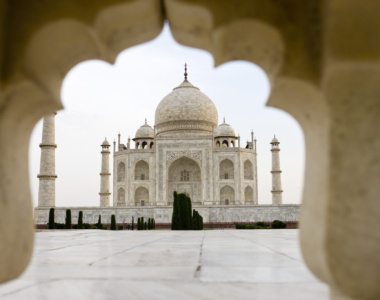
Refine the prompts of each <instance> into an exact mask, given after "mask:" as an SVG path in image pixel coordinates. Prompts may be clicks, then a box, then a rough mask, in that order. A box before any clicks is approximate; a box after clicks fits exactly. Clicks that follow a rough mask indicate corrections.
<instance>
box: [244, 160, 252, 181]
mask: <svg viewBox="0 0 380 300" xmlns="http://www.w3.org/2000/svg"><path fill="white" fill-rule="evenodd" d="M244 179H247V180H253V164H252V162H251V161H250V160H248V159H247V160H246V161H245V162H244Z"/></svg>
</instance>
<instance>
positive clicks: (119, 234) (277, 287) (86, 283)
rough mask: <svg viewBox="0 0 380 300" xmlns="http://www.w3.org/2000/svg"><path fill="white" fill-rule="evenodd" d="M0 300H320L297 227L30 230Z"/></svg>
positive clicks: (322, 294) (322, 288) (323, 294)
mask: <svg viewBox="0 0 380 300" xmlns="http://www.w3.org/2000/svg"><path fill="white" fill-rule="evenodd" d="M0 299H4V300H11V299H20V300H21V299H28V300H31V299H54V300H61V299H62V300H63V299H64V300H67V299H91V300H98V299H99V300H100V299H134V300H136V299H213V300H214V299H235V300H236V299H250V300H252V299H257V300H277V299H282V300H286V299H289V300H298V299H299V300H301V299H302V300H314V299H315V300H327V299H329V291H328V288H327V286H326V285H325V284H323V283H321V282H319V281H318V280H317V279H316V278H315V277H314V276H313V275H312V274H311V273H310V272H309V271H308V269H307V268H306V266H305V264H304V263H303V261H302V257H301V253H300V248H299V245H298V230H295V229H294V230H204V231H188V232H183V231H163V230H162V231H161V230H155V231H100V230H67V231H65V230H60V231H58V230H56V231H43V232H37V233H36V241H35V249H34V255H33V259H32V262H31V264H30V266H29V268H28V269H27V270H26V272H25V273H24V274H23V275H22V276H21V277H20V278H18V279H17V280H14V281H11V282H9V283H6V284H3V285H0Z"/></svg>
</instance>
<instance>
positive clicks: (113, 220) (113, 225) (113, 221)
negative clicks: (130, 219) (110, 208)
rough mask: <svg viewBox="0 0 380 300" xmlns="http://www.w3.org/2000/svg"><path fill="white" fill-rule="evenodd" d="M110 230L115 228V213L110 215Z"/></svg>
mask: <svg viewBox="0 0 380 300" xmlns="http://www.w3.org/2000/svg"><path fill="white" fill-rule="evenodd" d="M111 230H116V217H115V215H112V216H111Z"/></svg>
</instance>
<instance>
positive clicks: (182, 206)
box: [178, 193, 187, 230]
mask: <svg viewBox="0 0 380 300" xmlns="http://www.w3.org/2000/svg"><path fill="white" fill-rule="evenodd" d="M178 204H179V211H180V215H179V229H180V230H186V212H187V201H186V195H185V194H182V193H181V194H178Z"/></svg>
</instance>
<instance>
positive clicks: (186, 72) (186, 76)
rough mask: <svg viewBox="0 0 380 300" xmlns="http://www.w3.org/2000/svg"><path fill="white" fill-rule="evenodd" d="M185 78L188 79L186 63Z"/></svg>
mask: <svg viewBox="0 0 380 300" xmlns="http://www.w3.org/2000/svg"><path fill="white" fill-rule="evenodd" d="M185 80H187V64H186V63H185Z"/></svg>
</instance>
